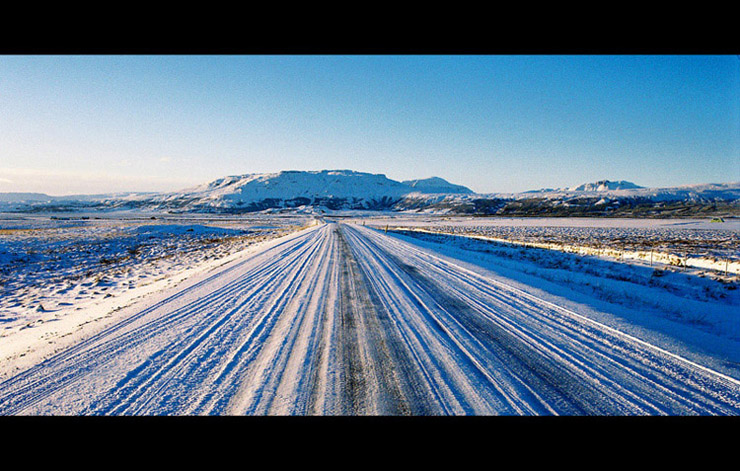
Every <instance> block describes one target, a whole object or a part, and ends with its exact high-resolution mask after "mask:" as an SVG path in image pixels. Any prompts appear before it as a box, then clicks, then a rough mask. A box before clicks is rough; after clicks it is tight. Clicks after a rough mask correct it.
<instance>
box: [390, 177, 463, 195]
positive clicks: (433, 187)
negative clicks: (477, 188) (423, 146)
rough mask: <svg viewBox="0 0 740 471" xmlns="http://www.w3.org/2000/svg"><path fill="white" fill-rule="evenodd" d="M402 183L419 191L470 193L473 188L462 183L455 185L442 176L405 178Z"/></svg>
mask: <svg viewBox="0 0 740 471" xmlns="http://www.w3.org/2000/svg"><path fill="white" fill-rule="evenodd" d="M401 183H403V184H404V185H408V186H410V187H411V188H413V189H414V191H418V192H419V193H431V194H436V193H453V194H472V193H473V190H471V189H470V188H468V187H465V186H462V185H455V184H452V183H450V182H448V181H447V180H445V179H443V178H439V177H430V178H424V179H421V180H405V181H403V182H401Z"/></svg>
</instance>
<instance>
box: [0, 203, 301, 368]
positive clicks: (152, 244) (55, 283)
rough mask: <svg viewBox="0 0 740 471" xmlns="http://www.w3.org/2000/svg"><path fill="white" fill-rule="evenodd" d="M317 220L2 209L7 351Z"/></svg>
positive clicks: (0, 348)
mask: <svg viewBox="0 0 740 471" xmlns="http://www.w3.org/2000/svg"><path fill="white" fill-rule="evenodd" d="M311 222H312V218H310V217H278V216H271V217H270V216H261V217H253V218H248V217H246V218H245V217H240V218H228V217H214V216H208V217H202V216H200V217H199V216H173V215H167V214H157V215H152V214H151V213H147V214H136V213H125V214H121V213H109V214H105V213H99V212H98V213H91V214H84V213H81V214H70V213H56V214H46V215H39V214H19V213H0V352H1V353H3V354H4V357H7V356H8V355H11V356H12V355H18V354H21V355H22V354H23V352H18V351H17V350H16V349H13V348H12V345H13V344H14V343H15V344H18V345H22V344H24V343H27V342H28V337H29V334H31V335H32V333H41V332H44V333H43V334H42V336H41V337H40V339H42V340H43V341H45V342H47V341H53V339H54V338H55V337H56V336H57V334H58V332H57V331H58V330H59V329H57V328H56V326H58V325H61V324H70V322H71V323H74V324H75V325H79V324H83V323H86V322H91V321H92V320H94V319H97V318H98V317H99V316H102V315H109V314H110V311H111V310H112V309H118V308H120V307H121V306H123V305H125V304H127V303H129V302H130V301H131V300H133V299H135V298H138V297H141V296H143V295H145V294H148V293H150V292H152V291H154V290H157V289H162V287H163V286H167V285H169V284H171V283H173V282H175V281H176V280H179V279H184V278H186V277H187V276H189V275H191V274H192V273H193V272H197V271H199V270H202V269H203V268H204V267H210V266H212V265H213V264H214V263H219V261H220V260H223V259H225V258H226V257H228V256H230V255H232V254H234V253H238V252H239V251H241V250H244V249H245V248H247V247H248V246H250V245H252V244H254V243H256V242H259V241H261V240H266V239H270V238H273V237H277V236H279V235H282V234H285V233H286V232H290V231H292V230H295V229H296V228H298V227H301V226H303V225H306V224H310V223H311ZM42 326H46V328H42ZM50 326H51V327H50ZM67 333H68V332H67V331H65V332H64V333H63V334H67ZM34 337H36V335H34ZM19 342H20V343H19Z"/></svg>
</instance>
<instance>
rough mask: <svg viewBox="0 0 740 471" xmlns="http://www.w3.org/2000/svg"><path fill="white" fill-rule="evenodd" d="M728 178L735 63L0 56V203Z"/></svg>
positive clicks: (739, 131) (733, 176)
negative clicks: (115, 194) (311, 188)
mask: <svg viewBox="0 0 740 471" xmlns="http://www.w3.org/2000/svg"><path fill="white" fill-rule="evenodd" d="M289 169H292V170H321V169H353V170H359V171H365V172H372V173H383V174H386V175H387V176H388V177H389V178H393V179H397V180H404V179H411V178H425V177H429V176H440V177H442V178H445V179H447V180H449V181H451V182H453V183H458V184H463V185H467V186H469V187H470V188H472V189H473V190H475V191H478V192H513V191H524V190H530V189H537V188H542V187H562V186H572V185H577V184H580V183H584V182H588V181H594V180H598V179H603V178H608V179H617V180H629V181H633V182H635V183H637V184H640V185H644V186H675V185H684V184H692V183H708V182H729V181H740V59H739V58H738V57H737V56H734V55H729V56H709V57H708V56H0V192H4V191H40V192H46V193H49V194H72V193H100V192H106V191H125V190H131V191H147V190H151V191H160V190H177V189H181V188H184V187H187V186H190V185H193V184H199V183H202V182H206V181H209V180H211V179H215V178H219V177H222V176H226V175H238V174H245V173H258V172H259V173H261V172H274V171H279V170H289Z"/></svg>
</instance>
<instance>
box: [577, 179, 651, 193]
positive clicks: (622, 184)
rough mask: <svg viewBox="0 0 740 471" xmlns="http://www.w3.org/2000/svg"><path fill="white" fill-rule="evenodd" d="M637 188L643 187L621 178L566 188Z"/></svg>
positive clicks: (601, 189)
mask: <svg viewBox="0 0 740 471" xmlns="http://www.w3.org/2000/svg"><path fill="white" fill-rule="evenodd" d="M635 188H643V187H641V186H637V185H635V184H634V183H632V182H628V181H624V180H619V181H615V182H612V181H609V180H600V181H598V182H593V183H584V184H582V185H579V186H576V187H572V188H566V190H567V191H611V190H633V189H635Z"/></svg>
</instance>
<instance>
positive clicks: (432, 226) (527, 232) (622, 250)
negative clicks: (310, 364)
mask: <svg viewBox="0 0 740 471" xmlns="http://www.w3.org/2000/svg"><path fill="white" fill-rule="evenodd" d="M365 223H366V224H369V225H371V226H374V227H379V228H385V227H390V228H392V229H411V230H415V231H420V232H429V233H444V234H453V235H460V236H465V237H473V238H481V239H485V240H493V241H499V242H508V243H511V244H516V245H524V246H527V247H540V248H547V249H554V250H560V251H566V252H575V253H580V254H585V255H596V256H601V257H607V258H612V259H618V260H620V261H622V262H628V263H637V264H642V265H648V266H656V267H657V266H665V265H669V266H674V267H680V268H683V269H689V270H693V273H694V274H696V275H699V276H713V277H718V276H720V275H725V274H727V275H728V276H729V277H730V278H729V279H732V280H735V281H737V277H736V276H734V277H733V275H738V274H740V220H735V219H727V220H726V221H725V222H710V220H708V219H607V218H471V217H465V218H463V217H435V218H430V217H409V216H406V217H403V216H397V217H382V218H370V219H366V220H365Z"/></svg>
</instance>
